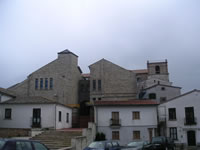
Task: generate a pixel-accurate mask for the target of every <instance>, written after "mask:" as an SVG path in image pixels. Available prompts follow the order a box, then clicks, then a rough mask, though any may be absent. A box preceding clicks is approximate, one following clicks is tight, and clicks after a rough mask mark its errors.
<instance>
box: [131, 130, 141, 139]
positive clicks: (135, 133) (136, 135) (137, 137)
mask: <svg viewBox="0 0 200 150" xmlns="http://www.w3.org/2000/svg"><path fill="white" fill-rule="evenodd" d="M139 139H140V131H133V140H139Z"/></svg>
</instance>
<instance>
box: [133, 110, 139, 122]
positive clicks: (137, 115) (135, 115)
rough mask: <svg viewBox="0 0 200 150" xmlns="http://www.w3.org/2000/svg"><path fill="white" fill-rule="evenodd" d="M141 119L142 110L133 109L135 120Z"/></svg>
mask: <svg viewBox="0 0 200 150" xmlns="http://www.w3.org/2000/svg"><path fill="white" fill-rule="evenodd" d="M139 119H140V112H139V111H133V120H139Z"/></svg>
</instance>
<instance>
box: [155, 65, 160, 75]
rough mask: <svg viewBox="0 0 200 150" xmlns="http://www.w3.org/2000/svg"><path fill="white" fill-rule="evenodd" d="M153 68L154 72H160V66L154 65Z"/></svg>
mask: <svg viewBox="0 0 200 150" xmlns="http://www.w3.org/2000/svg"><path fill="white" fill-rule="evenodd" d="M155 70H156V74H160V66H156V67H155Z"/></svg>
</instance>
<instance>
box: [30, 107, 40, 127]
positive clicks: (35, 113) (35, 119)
mask: <svg viewBox="0 0 200 150" xmlns="http://www.w3.org/2000/svg"><path fill="white" fill-rule="evenodd" d="M32 127H33V128H40V127H41V109H40V108H34V109H33V118H32Z"/></svg>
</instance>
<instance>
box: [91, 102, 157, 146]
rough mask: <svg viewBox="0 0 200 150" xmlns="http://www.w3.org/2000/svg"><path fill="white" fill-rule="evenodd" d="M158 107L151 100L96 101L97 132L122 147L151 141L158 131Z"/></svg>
mask: <svg viewBox="0 0 200 150" xmlns="http://www.w3.org/2000/svg"><path fill="white" fill-rule="evenodd" d="M157 105H158V103H157V102H155V101H151V100H127V101H95V102H94V108H95V123H96V125H97V132H103V133H104V134H105V135H106V139H108V140H118V141H119V143H120V144H122V145H124V144H127V143H128V142H130V141H133V140H151V138H152V137H153V136H155V134H156V130H157V109H156V108H157Z"/></svg>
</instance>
